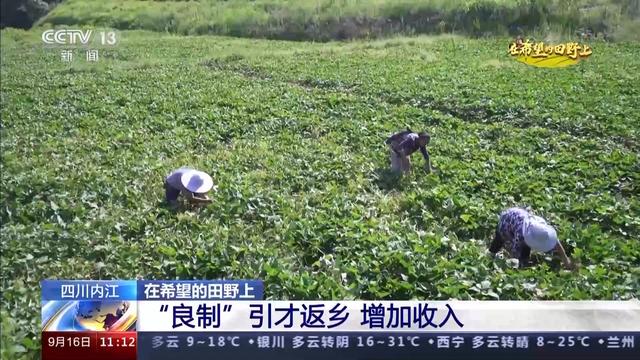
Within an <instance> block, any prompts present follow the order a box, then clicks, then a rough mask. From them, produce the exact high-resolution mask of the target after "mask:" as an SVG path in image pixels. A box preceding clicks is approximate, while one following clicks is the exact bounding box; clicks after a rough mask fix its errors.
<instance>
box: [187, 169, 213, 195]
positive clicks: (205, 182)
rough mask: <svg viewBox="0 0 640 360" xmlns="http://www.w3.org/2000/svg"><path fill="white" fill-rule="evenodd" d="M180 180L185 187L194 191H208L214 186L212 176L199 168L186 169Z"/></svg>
mask: <svg viewBox="0 0 640 360" xmlns="http://www.w3.org/2000/svg"><path fill="white" fill-rule="evenodd" d="M180 182H181V183H182V186H184V188H185V189H187V190H189V191H191V192H192V193H199V194H201V193H206V192H207V191H209V190H211V188H212V187H213V179H211V176H209V174H207V173H205V172H202V171H199V170H188V171H185V172H184V173H183V174H182V177H180Z"/></svg>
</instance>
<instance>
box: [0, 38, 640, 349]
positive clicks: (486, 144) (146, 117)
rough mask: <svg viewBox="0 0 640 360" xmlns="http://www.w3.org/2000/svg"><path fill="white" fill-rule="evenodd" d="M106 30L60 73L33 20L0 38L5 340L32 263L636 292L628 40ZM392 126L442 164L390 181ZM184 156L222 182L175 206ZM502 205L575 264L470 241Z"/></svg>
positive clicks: (329, 286) (556, 292) (22, 329)
mask: <svg viewBox="0 0 640 360" xmlns="http://www.w3.org/2000/svg"><path fill="white" fill-rule="evenodd" d="M121 36H122V42H121V43H120V44H119V45H118V47H117V48H116V49H115V50H111V51H106V50H105V52H103V55H102V58H101V60H100V62H99V63H98V64H95V65H87V64H84V62H83V60H81V59H79V60H77V61H76V64H75V65H73V66H72V67H69V66H66V65H64V64H63V63H61V62H60V61H59V53H57V52H55V51H44V50H43V49H42V47H41V45H40V43H39V41H40V40H39V35H38V33H37V32H28V33H24V32H18V31H3V32H2V37H3V41H2V79H3V82H2V121H3V125H2V169H1V170H2V186H1V187H2V193H1V202H2V204H3V206H2V209H0V215H1V216H2V223H3V226H2V229H1V238H2V243H1V245H2V249H1V250H2V256H3V261H2V265H1V266H2V267H1V273H2V276H3V305H4V306H3V308H4V309H6V311H7V313H5V314H4V315H3V321H4V322H5V323H7V324H9V325H10V326H5V327H3V330H4V329H11V325H14V326H15V328H16V330H15V332H14V333H11V332H10V333H7V332H5V331H3V341H7V342H8V343H11V342H12V341H11V340H10V339H12V338H15V339H17V340H18V341H23V339H25V340H24V341H25V343H24V344H23V345H25V346H26V347H27V348H31V349H37V348H38V345H37V341H35V340H37V338H36V337H35V336H36V335H34V334H37V329H38V326H39V320H38V319H39V315H38V309H39V300H38V299H39V292H38V288H39V287H38V281H39V280H41V279H42V278H135V277H136V276H141V277H144V278H174V277H179V278H220V277H226V278H261V279H264V280H265V281H266V293H267V296H268V297H270V298H277V299H289V298H296V299H301V298H306V299H313V298H323V299H344V298H378V299H385V298H386V299H392V298H393V299H410V298H421V299H447V298H450V297H455V298H460V299H471V298H473V299H492V298H500V299H612V298H613V299H624V298H629V297H637V296H638V295H639V293H638V289H639V288H640V284H639V281H638V279H640V273H639V272H638V271H639V270H638V269H639V268H640V261H639V259H640V245H639V244H638V239H639V238H640V202H639V198H638V184H640V178H639V175H638V174H640V171H639V170H640V169H639V157H638V153H639V151H638V150H639V144H638V140H637V139H638V135H639V134H638V129H639V127H638V122H637V119H638V118H640V109H639V108H638V104H640V101H639V100H640V99H639V97H640V90H639V89H638V84H639V83H640V79H639V78H638V77H639V76H640V74H638V72H633V71H629V69H632V68H637V67H638V65H639V64H638V54H639V53H640V47H639V46H638V45H637V44H617V45H606V44H602V43H597V44H594V46H593V47H594V51H595V54H594V55H593V56H592V58H591V59H590V60H588V61H587V62H585V63H583V64H581V65H580V66H576V67H572V68H568V69H559V70H541V69H535V68H531V67H527V66H525V65H522V64H518V63H516V62H514V61H512V60H510V59H508V58H506V56H505V55H504V50H505V45H506V40H482V41H470V40H463V39H459V38H455V37H443V38H427V37H418V38H411V39H406V38H405V39H394V40H389V41H379V42H369V43H360V42H354V43H347V44H334V43H330V44H324V45H321V44H301V43H287V42H274V41H263V40H239V39H229V38H219V37H177V36H160V35H158V34H152V33H141V32H123V33H121ZM149 44H153V46H149ZM406 125H408V126H411V127H413V128H415V129H428V130H429V131H430V132H431V133H432V138H433V141H432V150H431V151H432V157H433V162H434V165H435V166H436V167H437V168H438V169H439V172H438V173H436V174H434V175H430V176H426V175H424V174H423V173H421V171H420V170H419V169H417V171H415V172H414V173H413V174H412V175H411V176H409V177H408V178H406V179H403V180H401V181H400V182H394V181H393V180H392V179H390V178H389V177H388V176H387V174H385V172H384V170H383V169H385V168H386V167H387V165H388V164H387V162H388V159H387V153H386V150H385V148H384V146H383V140H384V138H385V136H387V135H389V134H390V133H391V132H393V131H394V130H397V129H399V128H402V127H404V126H406ZM415 163H416V165H417V166H418V167H419V166H420V165H421V164H422V161H421V160H420V159H418V158H416V159H415ZM184 164H190V165H193V166H196V167H199V168H201V169H204V170H207V171H209V172H211V173H212V175H213V177H214V179H215V181H216V182H217V184H218V185H219V190H218V192H217V193H215V194H214V195H213V196H214V199H215V203H214V204H213V205H211V206H209V207H208V208H205V209H201V210H200V211H195V212H186V213H180V214H174V213H171V212H169V211H167V210H166V209H164V208H163V207H162V206H161V200H162V196H163V192H162V185H161V184H162V177H163V176H164V175H165V174H166V173H167V172H169V171H170V170H171V169H173V168H176V167H178V166H181V165H184ZM516 204H527V205H531V206H532V207H533V208H535V209H536V210H537V211H538V213H539V214H541V215H543V216H546V217H547V218H548V219H550V220H551V221H552V222H553V223H554V224H555V225H556V226H557V227H558V230H559V235H560V236H561V238H562V239H563V241H565V242H566V243H567V244H568V247H569V249H570V250H571V251H572V254H573V256H574V257H575V258H576V259H577V260H578V261H579V262H581V263H582V264H583V267H582V269H581V270H580V271H579V272H578V273H568V272H563V271H558V269H557V268H558V263H557V261H555V260H554V261H549V260H544V258H543V257H542V256H537V257H536V259H537V261H539V262H540V264H539V265H537V266H534V267H533V268H530V269H527V270H513V269H511V268H510V267H509V266H508V264H507V263H506V262H505V260H498V261H496V262H494V261H492V260H490V259H488V258H487V257H486V256H485V254H484V251H485V244H486V242H487V241H488V240H489V239H490V237H491V234H492V231H493V229H494V226H495V222H496V220H497V214H498V212H499V211H500V210H501V209H502V208H504V207H506V206H510V205H516ZM33 341H35V342H33ZM32 351H33V350H32ZM33 354H34V353H33V352H29V353H28V355H27V358H30V357H31V356H32V355H33ZM13 358H15V357H13Z"/></svg>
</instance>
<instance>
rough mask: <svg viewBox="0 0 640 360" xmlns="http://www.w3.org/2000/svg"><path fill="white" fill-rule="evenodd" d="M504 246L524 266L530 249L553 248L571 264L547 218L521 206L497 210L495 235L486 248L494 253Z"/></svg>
mask: <svg viewBox="0 0 640 360" xmlns="http://www.w3.org/2000/svg"><path fill="white" fill-rule="evenodd" d="M501 248H504V249H505V250H506V251H507V252H508V253H509V254H510V255H511V257H513V258H517V259H518V260H520V266H521V267H523V266H525V265H526V264H527V262H528V261H529V256H530V254H531V250H535V251H539V252H542V253H546V252H550V251H554V252H555V253H556V254H558V255H559V256H560V258H561V259H562V262H563V264H564V266H565V268H567V269H573V268H574V265H573V263H572V262H571V260H569V257H567V254H566V253H565V251H564V248H563V247H562V244H561V243H560V241H559V240H558V236H557V234H556V230H555V229H554V228H553V227H552V226H551V225H549V224H547V222H546V221H545V220H544V219H543V218H541V217H539V216H536V215H533V214H531V213H530V212H528V211H527V210H525V209H522V208H515V207H514V208H509V209H507V210H505V211H503V212H502V213H501V214H500V221H499V222H498V227H497V228H496V232H495V237H494V239H493V241H492V242H491V245H490V246H489V251H490V252H491V254H492V255H495V254H496V253H497V252H498V251H499V250H500V249H501Z"/></svg>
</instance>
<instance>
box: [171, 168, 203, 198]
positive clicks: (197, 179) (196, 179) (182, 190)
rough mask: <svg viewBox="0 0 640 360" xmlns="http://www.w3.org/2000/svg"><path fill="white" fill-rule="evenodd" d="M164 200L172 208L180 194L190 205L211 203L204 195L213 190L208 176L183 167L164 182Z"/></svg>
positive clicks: (173, 172)
mask: <svg viewBox="0 0 640 360" xmlns="http://www.w3.org/2000/svg"><path fill="white" fill-rule="evenodd" d="M164 188H165V198H166V200H167V203H169V204H170V205H172V206H175V205H177V201H178V196H180V194H182V195H183V196H184V197H185V198H186V199H187V200H188V201H189V202H190V203H192V204H207V203H211V199H209V197H207V195H206V193H207V192H208V191H209V190H211V189H212V188H213V179H211V176H209V174H207V173H205V172H202V171H199V170H195V169H191V168H187V167H183V168H180V169H177V170H174V171H172V172H171V173H170V174H169V175H168V176H167V177H166V178H165V180H164Z"/></svg>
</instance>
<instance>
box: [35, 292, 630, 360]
mask: <svg viewBox="0 0 640 360" xmlns="http://www.w3.org/2000/svg"><path fill="white" fill-rule="evenodd" d="M41 286H42V309H41V310H42V337H41V339H42V359H44V360H58V359H60V360H62V359H65V360H66V359H71V360H73V359H92V360H102V359H105V360H107V359H109V360H134V359H149V360H151V359H153V360H162V359H175V358H178V357H182V356H187V357H188V358H189V360H199V359H212V358H231V359H236V358H237V359H244V358H260V359H261V360H266V359H326V358H331V360H339V359H398V358H402V359H424V358H427V357H429V356H434V357H437V358H447V359H469V358H470V357H473V356H476V357H477V356H480V357H481V358H482V357H487V358H489V357H491V358H492V359H495V358H496V357H498V358H503V357H504V358H506V357H509V358H513V357H514V356H517V357H518V360H523V359H534V358H535V359H538V358H562V359H574V358H575V359H581V360H584V359H601V358H606V359H636V358H640V357H639V355H640V301H637V300H630V301H549V302H545V301H456V300H450V301H389V300H385V301H377V300H367V301H335V300H333V301H320V300H306V301H283V300H277V301H271V300H270V301H265V300H263V292H264V285H263V283H262V282H261V281H257V280H212V281H209V280H167V281H164V280H152V281H143V280H105V281H95V280H79V281H73V280H59V281H58V280H48V281H43V282H42V283H41Z"/></svg>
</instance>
